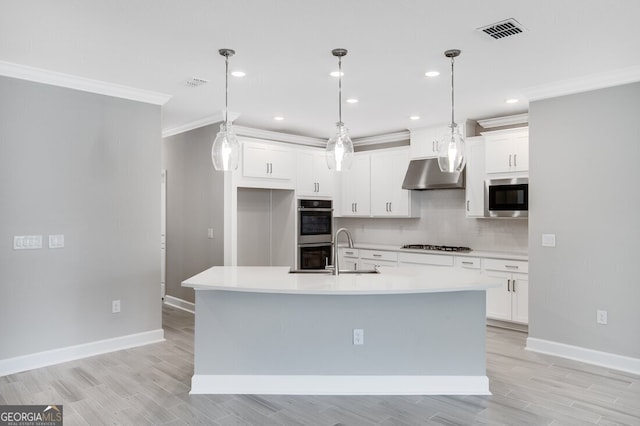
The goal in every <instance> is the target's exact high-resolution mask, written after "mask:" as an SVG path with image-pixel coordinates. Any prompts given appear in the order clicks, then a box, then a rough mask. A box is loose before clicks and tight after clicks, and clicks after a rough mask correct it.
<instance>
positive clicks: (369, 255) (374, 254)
mask: <svg viewBox="0 0 640 426" xmlns="http://www.w3.org/2000/svg"><path fill="white" fill-rule="evenodd" d="M360 258H361V259H373V260H388V261H390V262H397V261H398V253H396V252H393V251H378V250H360Z"/></svg>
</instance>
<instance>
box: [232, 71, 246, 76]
mask: <svg viewBox="0 0 640 426" xmlns="http://www.w3.org/2000/svg"><path fill="white" fill-rule="evenodd" d="M231 75H232V76H234V77H244V76H245V75H247V73H246V72H244V71H231Z"/></svg>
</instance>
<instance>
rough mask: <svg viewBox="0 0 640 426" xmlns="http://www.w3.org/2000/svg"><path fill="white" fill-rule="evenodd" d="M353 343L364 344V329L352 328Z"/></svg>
mask: <svg viewBox="0 0 640 426" xmlns="http://www.w3.org/2000/svg"><path fill="white" fill-rule="evenodd" d="M353 344H354V345H364V330H363V329H361V328H354V329H353Z"/></svg>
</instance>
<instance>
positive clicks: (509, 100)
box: [505, 98, 518, 104]
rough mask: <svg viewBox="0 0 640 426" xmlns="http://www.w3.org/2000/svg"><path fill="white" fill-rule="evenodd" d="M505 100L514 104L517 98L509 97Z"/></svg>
mask: <svg viewBox="0 0 640 426" xmlns="http://www.w3.org/2000/svg"><path fill="white" fill-rule="evenodd" d="M505 102H506V103H508V104H515V103H518V100H517V99H516V98H511V99H507V100H506V101H505Z"/></svg>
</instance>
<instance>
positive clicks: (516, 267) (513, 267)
mask: <svg viewBox="0 0 640 426" xmlns="http://www.w3.org/2000/svg"><path fill="white" fill-rule="evenodd" d="M504 267H505V268H509V269H518V265H504Z"/></svg>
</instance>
